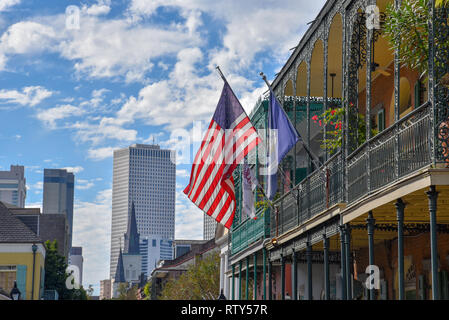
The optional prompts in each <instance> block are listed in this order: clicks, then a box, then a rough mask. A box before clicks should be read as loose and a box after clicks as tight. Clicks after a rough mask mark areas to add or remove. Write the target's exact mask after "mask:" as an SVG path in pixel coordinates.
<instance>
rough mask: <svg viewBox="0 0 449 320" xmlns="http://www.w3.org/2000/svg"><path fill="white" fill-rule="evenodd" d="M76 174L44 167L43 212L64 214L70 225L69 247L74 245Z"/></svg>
mask: <svg viewBox="0 0 449 320" xmlns="http://www.w3.org/2000/svg"><path fill="white" fill-rule="evenodd" d="M74 184H75V176H74V175H73V173H71V172H67V170H65V169H44V199H43V205H42V208H43V214H63V215H65V216H66V217H67V224H68V226H69V238H68V249H69V250H70V248H71V247H72V232H73V198H74Z"/></svg>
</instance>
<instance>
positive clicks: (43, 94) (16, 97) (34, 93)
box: [0, 86, 53, 107]
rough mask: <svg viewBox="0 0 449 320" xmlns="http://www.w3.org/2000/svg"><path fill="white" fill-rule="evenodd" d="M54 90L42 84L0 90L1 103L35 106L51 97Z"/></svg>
mask: <svg viewBox="0 0 449 320" xmlns="http://www.w3.org/2000/svg"><path fill="white" fill-rule="evenodd" d="M52 95H53V92H51V91H49V90H47V89H45V88H44V87H41V86H29V87H24V88H22V91H17V90H6V89H3V90H0V104H13V105H21V106H30V107H34V106H35V105H38V104H39V103H41V102H42V101H43V100H45V99H47V98H49V97H51V96H52Z"/></svg>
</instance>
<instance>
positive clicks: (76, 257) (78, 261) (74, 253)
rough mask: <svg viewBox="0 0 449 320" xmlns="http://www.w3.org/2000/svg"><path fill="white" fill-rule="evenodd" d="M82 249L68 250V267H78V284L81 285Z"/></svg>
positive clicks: (73, 248)
mask: <svg viewBox="0 0 449 320" xmlns="http://www.w3.org/2000/svg"><path fill="white" fill-rule="evenodd" d="M83 263H84V258H83V247H72V249H70V256H69V265H74V266H77V267H78V270H79V272H80V273H79V284H80V285H83Z"/></svg>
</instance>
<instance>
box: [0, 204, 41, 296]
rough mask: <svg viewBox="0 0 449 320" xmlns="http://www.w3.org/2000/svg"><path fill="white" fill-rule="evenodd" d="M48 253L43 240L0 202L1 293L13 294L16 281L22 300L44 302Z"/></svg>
mask: <svg viewBox="0 0 449 320" xmlns="http://www.w3.org/2000/svg"><path fill="white" fill-rule="evenodd" d="M45 254H46V251H45V246H44V244H43V241H42V239H40V238H39V237H38V236H37V235H36V234H35V233H34V232H33V231H32V230H31V229H30V228H28V227H27V226H26V225H25V224H24V223H23V222H22V221H21V220H20V219H18V218H17V217H15V216H14V214H12V213H11V212H10V210H9V209H8V208H7V207H6V206H5V205H4V204H3V203H2V202H0V291H1V292H5V293H7V294H9V293H10V292H11V290H12V288H13V287H14V282H16V283H17V288H18V289H19V291H20V293H21V300H40V299H41V298H42V297H43V294H44V274H45Z"/></svg>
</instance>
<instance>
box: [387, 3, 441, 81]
mask: <svg viewBox="0 0 449 320" xmlns="http://www.w3.org/2000/svg"><path fill="white" fill-rule="evenodd" d="M438 2H440V5H442V4H443V2H446V1H444V0H443V1H438ZM429 21H430V13H429V0H403V1H402V4H401V6H400V8H399V9H398V10H396V9H395V7H394V4H393V3H390V4H389V5H388V6H387V10H386V19H385V29H384V34H385V36H386V38H387V39H388V40H389V42H390V45H391V48H392V49H393V50H399V52H400V55H399V56H400V58H399V59H400V62H401V64H403V65H404V66H406V67H408V68H410V69H413V70H418V71H419V72H420V73H427V71H428V70H427V69H428V65H427V62H428V60H429V40H428V36H429V26H428V23H429Z"/></svg>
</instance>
